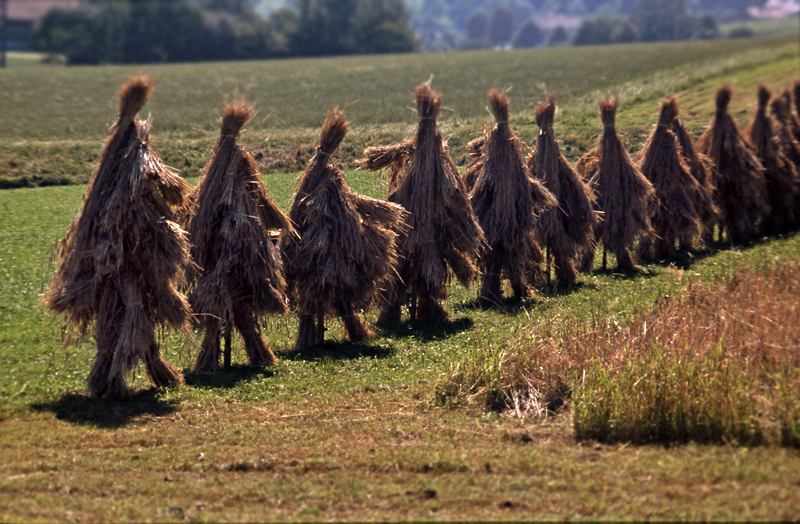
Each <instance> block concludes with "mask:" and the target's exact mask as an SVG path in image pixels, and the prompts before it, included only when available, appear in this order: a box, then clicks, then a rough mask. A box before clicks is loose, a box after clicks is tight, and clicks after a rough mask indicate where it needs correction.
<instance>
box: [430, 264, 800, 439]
mask: <svg viewBox="0 0 800 524" xmlns="http://www.w3.org/2000/svg"><path fill="white" fill-rule="evenodd" d="M798 271H800V262H797V261H791V262H784V263H781V264H778V265H776V266H774V267H772V268H770V269H768V270H762V271H752V270H750V271H739V272H737V273H736V274H735V275H734V276H733V278H731V280H730V281H728V282H723V283H717V284H712V285H706V284H701V283H697V282H689V283H688V285H687V286H686V289H685V291H684V292H683V294H681V295H680V296H670V297H665V298H664V299H663V300H661V301H659V302H658V303H657V304H656V305H655V306H654V307H653V308H652V310H651V311H649V312H648V313H646V314H643V315H640V316H639V317H637V318H634V319H633V320H632V321H631V322H630V323H629V324H628V325H620V324H619V323H618V322H617V321H616V320H614V319H612V318H603V319H600V320H599V321H597V322H596V324H595V325H594V326H589V325H585V324H582V323H580V322H575V321H574V320H573V319H563V320H561V321H560V322H559V323H558V325H555V326H554V325H552V324H550V323H548V324H543V325H540V326H538V327H537V328H534V329H533V330H531V331H530V332H529V333H528V334H527V335H525V336H523V337H517V338H516V339H514V340H513V341H510V343H509V344H508V345H507V346H501V349H498V348H488V349H487V350H484V351H481V352H478V353H476V354H475V355H472V357H471V358H469V359H467V360H465V361H462V362H460V363H459V364H456V365H455V366H454V368H453V371H452V373H451V374H450V376H449V379H448V380H447V381H446V382H445V383H444V384H443V385H442V386H441V387H440V394H441V395H443V398H446V399H469V400H472V401H478V402H482V403H484V405H485V406H487V407H489V408H494V409H503V410H509V411H512V412H517V413H518V414H519V415H534V416H544V415H547V414H550V413H552V412H553V411H557V410H558V409H559V408H560V407H561V406H563V405H564V404H570V403H571V405H572V411H573V418H574V426H575V433H576V436H577V438H579V439H594V440H600V441H608V442H616V441H629V442H635V443H649V442H688V441H696V442H706V443H725V442H730V443H738V444H743V445H754V444H779V445H783V446H791V447H799V446H800V400H798V398H797V395H796V391H797V390H798V388H800V352H798V347H800V301H799V300H798V296H800V281H798V280H797V279H796V278H795V275H796V274H797V272H798Z"/></svg>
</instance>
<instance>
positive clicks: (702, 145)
mask: <svg viewBox="0 0 800 524" xmlns="http://www.w3.org/2000/svg"><path fill="white" fill-rule="evenodd" d="M731 95H732V92H731V89H730V88H729V87H727V86H724V87H721V88H719V89H718V90H717V95H716V105H717V109H716V113H715V115H714V120H712V121H711V124H710V125H709V126H708V128H707V129H706V130H705V131H704V132H703V134H702V135H701V136H700V138H699V139H698V141H697V149H698V150H699V151H700V152H701V153H704V154H706V155H708V156H709V157H710V158H711V160H713V161H714V164H716V166H717V171H718V172H719V181H718V183H717V191H718V192H719V202H720V205H721V211H722V221H723V222H722V226H723V228H724V229H725V231H726V232H727V235H728V240H730V241H731V242H733V243H741V242H746V241H748V240H751V239H752V238H754V237H755V236H756V234H757V232H758V229H759V226H760V222H761V221H762V220H763V219H764V218H765V217H766V216H768V214H769V200H768V197H767V193H766V185H765V183H764V168H763V167H762V165H761V162H759V160H758V158H757V157H756V155H755V152H754V151H753V149H752V147H751V145H750V144H749V143H748V142H747V140H746V139H745V138H744V136H742V134H741V132H740V131H739V126H738V125H737V124H736V122H735V121H734V120H733V118H731V116H730V115H729V114H728V104H729V103H730V100H731Z"/></svg>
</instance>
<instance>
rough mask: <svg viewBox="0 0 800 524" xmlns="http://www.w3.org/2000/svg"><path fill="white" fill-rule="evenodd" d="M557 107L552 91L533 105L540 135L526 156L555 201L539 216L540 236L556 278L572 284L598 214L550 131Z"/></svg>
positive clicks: (591, 247)
mask: <svg viewBox="0 0 800 524" xmlns="http://www.w3.org/2000/svg"><path fill="white" fill-rule="evenodd" d="M556 108H557V104H556V96H555V95H554V94H553V93H548V94H547V99H546V100H545V101H544V102H542V103H540V104H539V105H538V106H537V107H536V124H537V125H538V126H539V136H538V137H537V139H536V148H535V149H534V150H532V151H531V153H530V155H529V157H528V168H529V169H530V172H531V175H532V176H533V177H534V178H535V179H537V180H541V181H542V183H543V184H544V186H545V187H546V188H547V189H548V190H550V192H551V193H552V194H553V196H554V197H555V198H556V201H557V205H556V206H553V207H552V208H550V209H548V210H546V211H544V212H543V213H542V215H541V217H540V236H541V241H542V243H543V244H544V246H545V247H546V248H547V251H548V255H550V256H552V257H553V260H554V262H555V266H556V280H557V282H559V283H562V284H573V283H575V282H576V281H577V280H578V273H577V271H576V270H575V264H574V259H575V258H576V257H577V255H578V254H579V253H583V252H585V251H588V250H594V237H593V229H594V227H595V225H596V224H597V223H598V222H599V221H600V217H601V214H600V213H599V212H598V211H597V210H595V204H596V202H595V195H594V192H593V191H592V190H591V189H590V188H589V186H588V185H586V183H584V181H583V180H581V179H580V177H578V175H577V174H576V173H575V171H574V170H573V169H572V167H570V165H569V163H568V162H567V159H566V158H564V155H562V154H561V149H560V148H559V146H558V142H556V138H555V134H554V132H553V122H554V120H555V115H556Z"/></svg>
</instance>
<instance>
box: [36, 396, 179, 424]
mask: <svg viewBox="0 0 800 524" xmlns="http://www.w3.org/2000/svg"><path fill="white" fill-rule="evenodd" d="M158 392H159V390H158V389H156V388H151V389H148V390H145V391H141V392H137V393H134V394H133V395H131V396H130V397H129V398H128V399H126V400H106V399H96V398H91V397H87V396H85V395H79V394H76V393H67V394H65V395H63V396H62V397H61V398H59V399H58V400H54V401H52V402H41V403H36V404H32V405H31V408H33V409H34V410H36V411H50V412H52V413H54V414H55V416H56V418H57V419H58V420H63V421H65V422H70V423H72V424H80V425H87V426H95V427H97V428H105V429H114V428H120V427H123V426H126V425H128V424H129V423H130V422H132V421H133V420H135V419H137V418H139V417H141V416H143V415H150V416H154V417H163V416H166V415H170V414H172V413H174V412H176V411H177V410H178V403H177V401H171V400H162V399H160V398H159V397H158Z"/></svg>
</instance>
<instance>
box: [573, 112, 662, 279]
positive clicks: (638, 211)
mask: <svg viewBox="0 0 800 524" xmlns="http://www.w3.org/2000/svg"><path fill="white" fill-rule="evenodd" d="M618 106H619V98H614V99H611V100H601V101H600V118H601V120H602V122H603V135H602V137H601V139H600V143H599V144H598V146H597V147H596V148H595V149H594V150H593V151H589V152H588V153H587V154H586V155H584V157H583V158H582V159H581V161H580V162H578V166H577V167H578V172H579V173H580V174H581V176H582V178H583V179H584V180H585V181H587V180H588V183H589V185H590V187H592V189H594V190H595V191H596V193H597V205H598V208H599V209H600V210H601V211H602V212H603V221H602V222H600V224H599V225H598V227H597V228H595V230H596V231H595V235H596V237H597V239H598V241H600V242H602V244H603V268H605V267H606V251H610V252H611V253H613V254H614V255H615V256H616V258H617V267H618V268H620V269H622V270H632V269H634V263H633V257H632V256H631V249H632V248H633V246H634V242H636V239H637V238H638V237H640V236H643V235H650V234H652V228H651V226H650V220H649V208H650V207H651V201H652V200H653V199H654V198H655V192H654V190H653V186H652V184H650V182H649V181H648V180H647V179H646V178H645V177H644V175H642V172H641V171H640V170H639V167H638V166H636V165H635V164H634V163H633V161H632V160H631V158H630V156H629V155H628V151H627V150H626V149H625V146H624V145H623V144H622V137H620V135H618V134H617V131H616V129H615V120H616V116H617V107H618ZM593 256H594V251H593V250H587V251H586V252H584V260H583V261H582V263H581V267H582V268H586V267H589V268H590V267H591V259H592V258H593ZM587 259H588V260H587Z"/></svg>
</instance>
